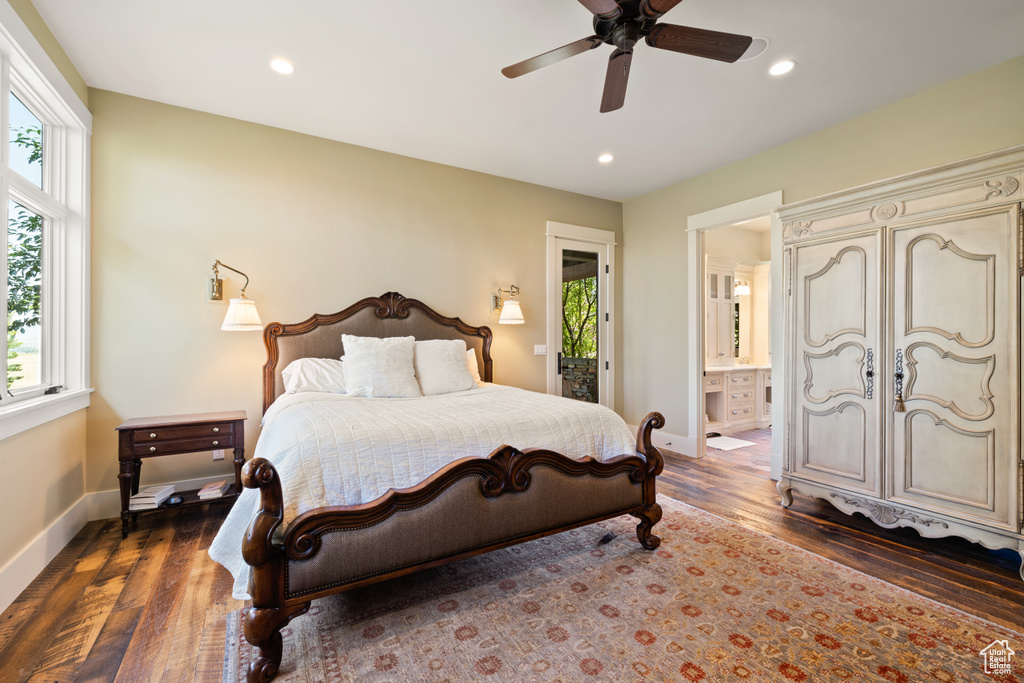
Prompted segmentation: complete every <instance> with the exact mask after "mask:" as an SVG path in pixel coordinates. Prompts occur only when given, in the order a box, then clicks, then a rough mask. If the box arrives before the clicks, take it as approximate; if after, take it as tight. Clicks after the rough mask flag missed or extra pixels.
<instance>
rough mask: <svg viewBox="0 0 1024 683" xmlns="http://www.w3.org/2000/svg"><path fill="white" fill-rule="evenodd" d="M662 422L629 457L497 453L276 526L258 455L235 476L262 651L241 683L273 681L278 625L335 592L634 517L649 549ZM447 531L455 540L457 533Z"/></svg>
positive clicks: (651, 419)
mask: <svg viewBox="0 0 1024 683" xmlns="http://www.w3.org/2000/svg"><path fill="white" fill-rule="evenodd" d="M664 424H665V419H664V418H663V417H662V416H661V415H660V414H659V413H651V414H649V415H648V416H647V417H646V418H644V421H643V423H642V424H641V426H640V428H639V430H638V431H637V437H636V454H635V455H621V456H618V457H616V458H612V459H611V460H605V461H601V462H599V461H597V460H594V459H593V458H582V459H580V460H573V459H570V458H567V457H565V456H564V455H560V454H558V453H555V452H553V451H549V450H541V449H527V450H525V451H519V450H516V449H515V448H512V447H511V446H502V447H501V448H498V449H497V450H495V451H494V452H493V453H491V455H490V456H489V457H487V458H463V459H461V460H458V461H456V462H454V463H451V464H450V465H448V466H447V467H445V468H443V469H441V470H440V471H438V472H437V473H435V474H434V475H433V476H431V477H430V478H429V479H427V480H426V481H424V482H422V483H421V484H418V485H417V486H413V487H410V488H407V489H401V490H394V489H392V490H390V491H388V492H387V493H386V494H384V495H383V496H381V497H380V498H378V499H377V500H375V501H372V502H370V503H366V504H363V505H352V506H336V507H326V508H320V509H317V510H313V511H310V512H307V513H305V514H303V515H300V516H299V517H297V518H296V519H295V520H294V521H293V522H292V523H291V524H290V525H289V527H288V529H286V530H285V532H284V540H283V543H280V544H279V543H275V542H274V540H273V537H274V534H275V531H276V530H277V528H278V527H279V526H280V524H281V523H282V520H283V511H284V501H283V499H282V494H281V483H280V480H279V479H278V474H277V471H276V470H275V469H274V467H273V465H271V464H270V463H269V462H268V461H266V460H264V459H262V458H255V459H253V460H251V461H249V462H248V463H247V464H246V466H245V469H244V470H243V472H242V482H243V484H244V485H245V486H246V487H247V488H256V489H259V490H260V500H261V506H260V510H259V512H258V513H257V514H256V516H255V517H254V518H253V521H252V523H251V524H250V526H249V529H248V531H247V533H246V537H245V540H244V542H243V546H242V555H243V557H244V558H245V561H246V563H248V564H249V565H250V566H251V567H252V606H251V607H249V608H248V609H246V610H245V614H244V618H243V623H244V633H245V638H246V640H248V641H249V642H250V643H251V644H252V645H254V646H256V647H258V648H259V654H258V657H257V658H256V659H255V660H254V661H253V662H252V664H251V665H250V667H249V674H248V680H249V681H250V683H255V682H256V681H270V680H271V679H272V678H274V676H275V675H276V674H277V670H278V667H279V666H280V664H281V655H282V637H281V629H282V628H283V627H284V626H285V625H286V624H287V623H288V622H289V621H291V619H293V618H294V617H296V616H298V615H301V614H303V613H305V612H306V610H307V609H309V604H310V601H311V600H313V599H314V598H318V597H323V596H325V595H330V594H332V593H339V592H342V591H346V590H350V589H352V588H358V587H360V586H365V585H367V584H371V583H376V582H378V581H383V580H386V579H390V578H394V577H397V576H402V575H403V574H408V573H411V572H414V571H418V570H420V569H426V568H428V567H434V566H437V565H441V564H445V563H448V562H452V561H455V560H459V559H463V558H466V557H471V556H473V555H477V554H480V553H484V552H488V551H490V550H496V549H498V548H504V547H506V546H509V545H513V544H516V543H522V542H524V541H529V540H532V539H535V538H540V537H542V536H547V535H550V534H554V533H558V532H561V531H566V530H568V529H573V528H576V527H580V526H584V525H586V524H592V523H594V522H598V521H601V520H603V519H608V518H610V517H616V516H619V515H623V514H630V515H633V516H634V517H637V518H638V519H639V520H640V523H639V524H637V527H636V533H637V538H638V539H639V541H640V543H641V544H643V546H644V547H645V548H647V549H649V550H654V549H655V548H657V547H658V545H659V544H660V543H661V539H659V538H658V537H657V536H655V535H654V534H652V533H651V528H652V527H653V526H654V525H655V524H657V523H658V521H659V520H660V519H661V506H659V505H658V503H657V502H656V499H655V478H656V477H657V475H658V474H660V473H661V471H662V468H663V466H664V461H663V459H662V456H661V453H660V452H659V451H658V449H657V448H655V447H654V446H653V445H652V443H651V432H652V431H653V430H654V429H660V428H661V427H663V426H664ZM453 528H455V529H458V532H459V533H457V534H456V533H452V530H453Z"/></svg>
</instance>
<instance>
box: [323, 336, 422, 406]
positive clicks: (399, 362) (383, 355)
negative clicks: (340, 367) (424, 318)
mask: <svg viewBox="0 0 1024 683" xmlns="http://www.w3.org/2000/svg"><path fill="white" fill-rule="evenodd" d="M414 342H415V339H414V338H413V337H384V338H379V337H356V336H353V335H351V334H343V335H341V343H342V344H344V346H345V389H346V391H348V393H350V394H352V395H353V396H365V397H368V398H412V397H413V396H419V395H420V386H419V385H418V384H417V383H416V371H415V369H414V368H413V363H412V357H413V343H414Z"/></svg>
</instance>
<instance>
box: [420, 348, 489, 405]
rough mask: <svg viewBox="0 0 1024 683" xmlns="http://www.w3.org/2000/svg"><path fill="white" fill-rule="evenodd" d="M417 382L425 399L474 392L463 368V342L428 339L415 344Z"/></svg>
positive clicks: (471, 379)
mask: <svg viewBox="0 0 1024 683" xmlns="http://www.w3.org/2000/svg"><path fill="white" fill-rule="evenodd" d="M414 357H415V363H416V379H417V380H419V383H420V391H422V392H423V395H424V396H434V395H437V394H450V393H452V392H453V391H465V390H466V389H475V388H476V386H477V384H476V382H475V381H474V380H473V375H471V374H469V368H468V367H467V366H466V342H464V341H463V340H461V339H428V340H424V341H418V342H416V344H415V354H414Z"/></svg>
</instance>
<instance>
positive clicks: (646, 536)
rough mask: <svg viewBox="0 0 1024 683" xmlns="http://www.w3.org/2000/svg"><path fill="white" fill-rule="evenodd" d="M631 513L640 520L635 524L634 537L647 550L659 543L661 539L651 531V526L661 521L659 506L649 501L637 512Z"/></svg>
mask: <svg viewBox="0 0 1024 683" xmlns="http://www.w3.org/2000/svg"><path fill="white" fill-rule="evenodd" d="M631 514H632V515H633V516H634V517H636V518H637V519H639V520H640V523H639V524H637V525H636V538H637V540H638V541H640V544H641V545H642V546H643V547H645V548H647V549H648V550H654V549H655V548H657V547H658V546H659V545H661V539H660V538H659V537H657V536H655V535H654V534H652V533H651V527H653V526H654V525H655V524H657V523H658V522H659V521H661V506H660V505H658V504H657V503H651V504H650V505H648V506H646V507H644V508H642V509H641V510H640V511H639V512H633V513H631Z"/></svg>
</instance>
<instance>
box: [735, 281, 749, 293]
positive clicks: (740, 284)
mask: <svg viewBox="0 0 1024 683" xmlns="http://www.w3.org/2000/svg"><path fill="white" fill-rule="evenodd" d="M733 291H734V292H735V293H736V296H749V295H750V283H749V282H747V281H746V280H737V281H736V289H734V290H733Z"/></svg>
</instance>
